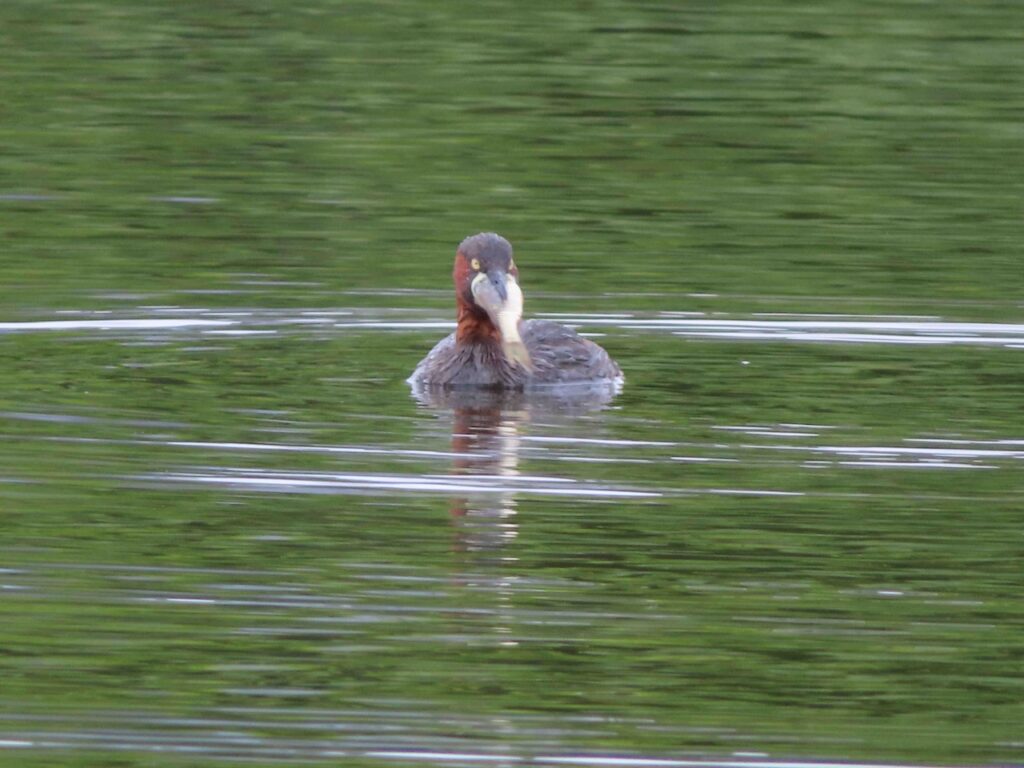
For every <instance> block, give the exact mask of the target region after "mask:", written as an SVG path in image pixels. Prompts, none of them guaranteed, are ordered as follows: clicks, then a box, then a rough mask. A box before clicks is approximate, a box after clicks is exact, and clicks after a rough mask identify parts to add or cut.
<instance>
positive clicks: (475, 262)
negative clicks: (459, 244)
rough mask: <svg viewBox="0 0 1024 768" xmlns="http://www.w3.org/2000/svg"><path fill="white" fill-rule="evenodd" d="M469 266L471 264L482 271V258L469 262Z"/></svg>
mask: <svg viewBox="0 0 1024 768" xmlns="http://www.w3.org/2000/svg"><path fill="white" fill-rule="evenodd" d="M469 266H471V267H472V268H473V269H474V270H476V271H477V272H479V271H480V259H473V260H472V261H471V262H469Z"/></svg>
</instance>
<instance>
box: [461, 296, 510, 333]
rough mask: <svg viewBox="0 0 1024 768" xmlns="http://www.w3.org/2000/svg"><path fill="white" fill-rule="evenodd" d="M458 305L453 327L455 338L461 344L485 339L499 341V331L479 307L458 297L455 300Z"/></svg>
mask: <svg viewBox="0 0 1024 768" xmlns="http://www.w3.org/2000/svg"><path fill="white" fill-rule="evenodd" d="M456 303H457V306H458V315H457V321H458V325H457V326H456V329H455V340H456V341H457V342H459V343H463V344H474V343H480V342H486V341H494V342H498V341H501V332H500V331H498V329H497V328H496V327H495V325H494V323H492V322H491V318H490V317H488V316H487V313H486V312H484V311H483V310H482V309H480V308H479V307H475V306H472V305H470V304H467V303H466V302H465V301H463V300H462V298H461V297H459V299H458V301H457V302H456Z"/></svg>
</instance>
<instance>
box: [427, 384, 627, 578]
mask: <svg viewBox="0 0 1024 768" xmlns="http://www.w3.org/2000/svg"><path fill="white" fill-rule="evenodd" d="M617 392H618V387H616V386H599V387H589V386H588V387H586V388H577V389H575V390H566V389H564V388H563V389H558V390H552V391H551V392H548V393H543V394H541V393H537V392H531V393H529V394H528V395H527V394H524V393H522V392H518V393H517V392H501V391H481V390H473V391H466V390H437V389H423V388H420V389H417V388H414V389H413V396H414V397H415V398H416V399H417V400H418V401H419V402H420V403H421V404H422V405H424V406H426V407H428V408H430V409H432V410H436V411H438V412H439V413H441V414H449V413H450V414H451V418H452V443H451V444H452V452H453V453H455V454H456V458H455V459H454V460H453V466H452V474H455V475H464V476H473V477H476V478H477V479H484V480H486V479H491V480H492V482H493V483H494V485H495V486H496V487H497V488H499V489H502V488H504V489H506V490H499V491H497V492H494V493H479V494H473V495H465V496H459V497H457V498H453V499H452V501H451V506H450V509H451V514H452V521H453V523H454V525H455V528H456V543H455V547H456V549H457V550H459V551H463V552H473V553H478V556H480V557H483V555H484V554H485V553H493V554H495V555H497V556H498V559H505V558H502V557H501V556H500V550H501V549H502V548H503V547H505V546H506V545H508V544H509V543H511V542H512V541H514V540H515V538H516V536H517V535H518V533H519V524H518V522H517V519H516V512H517V499H516V496H517V494H518V493H519V491H520V490H521V489H522V488H523V487H524V486H523V485H522V484H521V483H515V482H513V481H514V479H515V478H518V477H519V461H520V457H521V455H522V453H523V436H524V434H525V433H526V431H527V430H528V428H529V425H530V424H531V423H537V422H543V423H544V424H545V426H549V425H551V424H558V423H565V424H567V425H568V424H571V423H572V422H575V421H577V420H578V419H579V418H580V417H581V416H583V415H584V414H585V413H586V412H587V411H594V410H598V409H600V408H602V407H603V406H605V405H607V404H608V403H609V402H610V401H611V400H612V398H613V397H614V396H615V395H616V394H617ZM483 559H486V558H483Z"/></svg>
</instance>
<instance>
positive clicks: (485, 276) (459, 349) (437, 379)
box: [407, 232, 624, 392]
mask: <svg viewBox="0 0 1024 768" xmlns="http://www.w3.org/2000/svg"><path fill="white" fill-rule="evenodd" d="M452 280H453V281H454V283H455V306H456V309H457V327H456V329H455V331H454V332H453V333H451V334H450V335H448V336H447V337H445V338H444V339H442V340H441V341H439V342H438V343H437V344H436V345H435V346H434V348H433V349H432V350H430V352H429V353H428V354H427V356H426V357H424V358H423V360H421V361H420V363H419V365H417V366H416V369H415V370H414V371H413V373H412V375H411V376H410V377H409V378H408V380H407V383H409V384H411V385H412V386H413V388H414V389H421V390H423V389H426V390H430V389H442V390H497V391H512V392H516V391H520V392H522V391H531V390H538V389H551V388H552V387H563V386H579V385H584V387H595V386H597V387H604V388H612V389H614V391H615V392H618V390H619V389H621V387H622V383H623V381H624V376H623V374H622V369H621V368H619V366H618V364H617V363H616V362H615V361H614V360H613V359H612V358H611V356H610V355H609V354H608V353H607V352H606V351H605V350H604V349H602V348H601V347H600V346H599V345H597V344H595V343H594V342H593V341H591V340H590V339H585V338H583V337H582V336H580V335H579V334H578V333H576V331H574V330H573V329H572V328H568V327H566V326H564V325H561V324H559V323H554V322H551V321H550V320H526V321H524V320H523V319H522V315H523V292H522V290H521V289H520V287H519V270H518V268H517V267H516V263H515V259H514V258H513V252H512V245H511V243H509V241H508V240H506V239H505V238H504V237H502V236H501V235H498V234H495V233H493V232H481V233H479V234H476V235H471V236H470V237H467V238H466V239H465V240H463V241H462V242H461V243H460V244H459V247H458V248H457V249H456V251H455V265H454V267H453V269H452Z"/></svg>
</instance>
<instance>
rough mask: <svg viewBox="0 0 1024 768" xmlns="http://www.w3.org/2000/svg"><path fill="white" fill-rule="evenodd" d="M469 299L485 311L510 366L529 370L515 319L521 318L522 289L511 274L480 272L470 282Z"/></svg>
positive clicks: (528, 360) (531, 367)
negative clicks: (494, 327) (471, 297)
mask: <svg viewBox="0 0 1024 768" xmlns="http://www.w3.org/2000/svg"><path fill="white" fill-rule="evenodd" d="M470 290H471V291H472V292H473V301H475V302H476V305H477V306H478V307H480V308H482V309H483V310H484V311H485V312H487V315H488V317H490V318H491V322H492V323H494V324H495V325H496V326H497V328H498V331H499V332H500V333H501V349H502V351H503V352H504V353H505V359H507V360H508V361H509V362H510V363H512V364H513V365H517V364H518V365H521V366H522V367H523V368H525V369H526V370H528V371H532V370H533V362H532V361H531V360H530V353H529V352H527V351H526V345H525V344H523V338H522V337H521V336H520V335H519V321H520V320H521V319H522V317H523V292H522V291H521V290H519V283H517V282H516V279H515V278H514V277H512V275H509V274H507V273H506V272H503V271H502V270H498V269H493V270H491V271H489V272H487V273H486V274H484V273H483V272H481V273H480V274H479V275H477V276H476V277H474V278H473V282H472V283H471V285H470Z"/></svg>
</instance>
